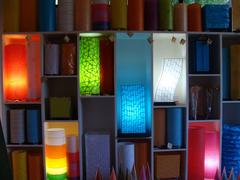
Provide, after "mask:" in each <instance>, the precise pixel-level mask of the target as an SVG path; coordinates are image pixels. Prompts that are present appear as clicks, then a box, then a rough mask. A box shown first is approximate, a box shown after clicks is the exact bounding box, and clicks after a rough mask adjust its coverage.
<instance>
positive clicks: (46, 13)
mask: <svg viewBox="0 0 240 180" xmlns="http://www.w3.org/2000/svg"><path fill="white" fill-rule="evenodd" d="M38 8H39V9H38V18H39V30H40V31H55V29H56V6H55V0H41V1H38Z"/></svg>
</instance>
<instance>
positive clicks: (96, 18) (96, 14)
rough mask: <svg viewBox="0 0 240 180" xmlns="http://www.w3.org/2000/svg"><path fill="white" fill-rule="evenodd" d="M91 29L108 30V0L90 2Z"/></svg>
mask: <svg viewBox="0 0 240 180" xmlns="http://www.w3.org/2000/svg"><path fill="white" fill-rule="evenodd" d="M91 10H92V29H93V30H108V29H109V28H110V14H109V11H110V10H109V0H93V1H92V9H91Z"/></svg>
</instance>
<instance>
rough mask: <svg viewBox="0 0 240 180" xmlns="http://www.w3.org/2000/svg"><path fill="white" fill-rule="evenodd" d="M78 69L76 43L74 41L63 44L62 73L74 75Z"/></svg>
mask: <svg viewBox="0 0 240 180" xmlns="http://www.w3.org/2000/svg"><path fill="white" fill-rule="evenodd" d="M76 71H77V59H76V45H75V44H74V43H64V44H61V66H60V72H61V75H74V74H76Z"/></svg>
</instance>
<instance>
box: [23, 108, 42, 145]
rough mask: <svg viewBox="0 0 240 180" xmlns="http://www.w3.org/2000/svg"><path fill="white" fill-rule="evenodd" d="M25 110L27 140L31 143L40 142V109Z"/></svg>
mask: <svg viewBox="0 0 240 180" xmlns="http://www.w3.org/2000/svg"><path fill="white" fill-rule="evenodd" d="M26 111H27V112H26V116H27V118H26V129H27V142H28V143H31V144H38V143H40V142H41V133H40V111H39V110H29V109H28V110H26Z"/></svg>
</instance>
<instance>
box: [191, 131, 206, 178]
mask: <svg viewBox="0 0 240 180" xmlns="http://www.w3.org/2000/svg"><path fill="white" fill-rule="evenodd" d="M204 157H205V129H204V128H201V127H190V128H189V133H188V179H189V180H196V179H199V180H200V179H204Z"/></svg>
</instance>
